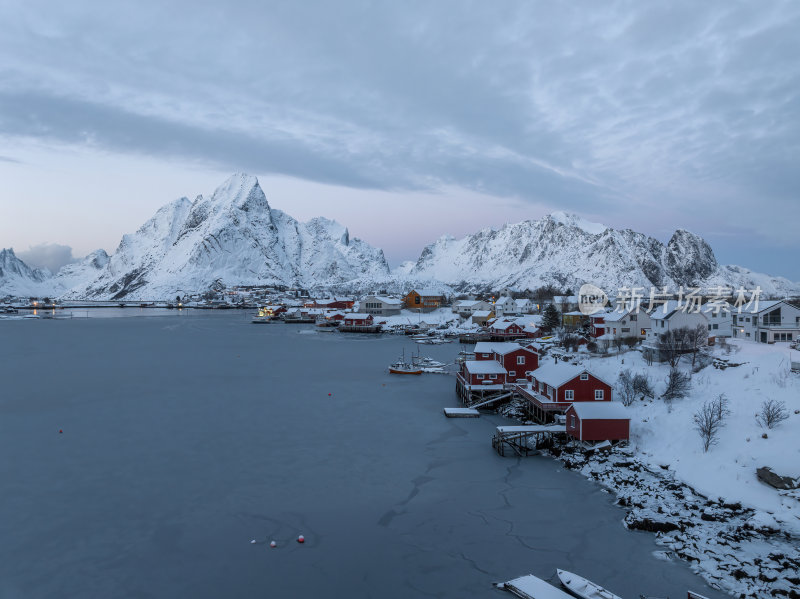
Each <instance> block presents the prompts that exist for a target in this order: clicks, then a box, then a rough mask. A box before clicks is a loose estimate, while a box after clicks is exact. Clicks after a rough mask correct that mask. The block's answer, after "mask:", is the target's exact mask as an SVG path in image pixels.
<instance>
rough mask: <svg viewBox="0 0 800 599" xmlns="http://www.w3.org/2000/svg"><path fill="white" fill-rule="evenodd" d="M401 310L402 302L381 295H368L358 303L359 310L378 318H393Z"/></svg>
mask: <svg viewBox="0 0 800 599" xmlns="http://www.w3.org/2000/svg"><path fill="white" fill-rule="evenodd" d="M402 308H403V300H401V299H397V298H395V297H386V296H383V295H368V296H367V297H365V298H364V299H362V300H361V301H360V302H359V309H360V310H363V311H364V312H366V313H367V314H375V315H378V316H395V315H397V314H400V310H401V309H402Z"/></svg>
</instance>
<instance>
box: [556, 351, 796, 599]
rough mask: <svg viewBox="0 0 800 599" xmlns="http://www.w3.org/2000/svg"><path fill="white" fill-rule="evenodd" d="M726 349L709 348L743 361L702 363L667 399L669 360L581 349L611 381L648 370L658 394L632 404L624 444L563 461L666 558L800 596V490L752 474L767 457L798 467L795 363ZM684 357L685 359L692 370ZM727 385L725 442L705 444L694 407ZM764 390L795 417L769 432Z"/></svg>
mask: <svg viewBox="0 0 800 599" xmlns="http://www.w3.org/2000/svg"><path fill="white" fill-rule="evenodd" d="M727 346H728V347H727V348H726V347H724V346H722V347H720V346H717V347H715V348H713V356H714V357H716V358H718V359H726V360H727V361H728V363H729V364H737V366H729V367H727V368H725V369H717V368H714V367H713V366H712V365H709V366H707V367H705V368H703V369H702V370H700V371H699V372H698V373H695V374H693V375H692V388H691V391H690V392H689V394H688V396H687V397H686V398H684V399H677V400H674V401H673V402H672V404H671V405H667V404H665V402H664V401H663V400H661V399H659V398H660V395H661V394H662V393H663V391H664V388H665V386H666V384H665V379H666V378H667V374H668V372H669V365H668V364H657V363H656V364H653V365H648V364H647V363H646V362H645V360H644V359H643V358H642V356H641V354H640V353H639V352H638V351H636V350H633V351H627V352H623V353H621V354H612V355H609V356H605V357H588V356H587V355H586V354H583V358H582V360H581V361H582V363H583V364H584V366H586V367H588V368H589V369H590V370H591V371H592V372H594V373H596V374H597V375H598V376H600V377H601V378H603V379H604V380H606V381H608V382H609V383H616V382H617V377H618V375H619V372H620V371H621V370H622V369H625V368H628V369H630V370H631V372H632V373H634V374H635V373H645V374H647V376H648V377H649V378H650V381H651V383H652V385H653V387H654V390H655V396H656V399H654V400H653V399H645V400H635V401H634V403H633V404H632V405H631V406H630V407H629V408H628V410H629V412H630V415H631V440H630V444H629V446H628V447H626V448H624V449H621V450H620V449H615V450H614V451H613V452H611V453H610V454H606V453H600V452H598V453H596V454H595V455H592V456H584V455H583V454H582V453H581V452H577V453H574V452H572V451H571V452H566V453H563V454H561V455H560V459H561V460H563V461H564V463H565V465H567V467H569V468H573V469H577V470H580V471H581V472H582V473H583V474H584V475H586V476H587V477H590V478H593V479H594V480H597V481H598V482H600V483H601V484H603V485H604V486H607V487H608V488H610V489H611V490H613V492H614V493H615V494H616V495H617V496H618V497H619V503H620V505H624V506H627V507H628V508H629V510H630V512H629V514H628V516H627V517H626V519H625V523H626V526H628V527H630V528H634V529H644V530H651V531H653V532H656V533H657V535H658V542H659V543H660V544H662V545H664V546H666V547H667V548H668V549H669V550H670V552H668V553H666V554H665V556H667V557H668V556H669V555H677V556H680V557H681V558H683V559H687V560H689V561H690V562H691V564H692V568H693V569H695V570H696V571H697V572H698V573H699V574H701V575H702V576H703V577H704V578H705V579H706V580H707V581H708V582H709V583H710V584H712V585H713V586H716V587H718V588H721V589H724V590H726V591H728V592H730V593H732V594H734V595H736V596H742V597H763V596H788V597H800V594H797V589H800V542H798V539H800V491H798V490H797V489H795V490H794V491H778V490H777V489H774V488H772V487H770V486H767V485H766V484H764V483H762V482H761V481H759V480H758V478H757V476H756V469H757V468H759V467H762V466H769V467H771V468H772V469H773V471H774V472H775V473H777V474H779V475H782V476H790V477H795V478H796V477H798V476H800V434H798V433H800V374H796V373H795V374H793V373H791V372H790V356H791V350H790V349H789V348H788V347H787V346H786V345H780V344H776V345H766V344H760V343H752V342H748V341H742V340H727ZM549 359H550V358H546V360H549ZM683 360H686V361H685V362H682V363H681V364H680V365H679V368H680V369H681V370H683V371H685V372H691V367H690V364H689V361H688V359H687V358H686V357H684V358H683ZM545 363H546V362H545ZM720 393H724V394H725V396H726V397H727V399H728V400H729V403H728V409H729V410H730V413H729V414H728V416H727V417H726V419H725V425H724V426H723V428H722V429H721V430H720V432H719V437H718V442H717V443H716V444H714V445H712V446H711V447H710V449H709V451H708V452H704V451H703V445H702V442H701V439H700V436H699V434H698V432H697V430H696V429H695V426H694V421H693V416H694V414H695V413H696V412H697V411H698V410H699V409H700V407H701V406H702V405H703V403H704V402H705V401H707V400H711V399H713V398H715V397H716V396H717V395H719V394H720ZM616 399H619V394H618V395H617V397H616ZM765 399H773V400H777V401H781V402H785V404H786V407H787V410H788V414H789V418H788V419H787V420H785V421H783V422H782V423H780V424H779V425H778V426H776V427H775V428H773V429H771V430H768V429H765V428H762V427H761V426H760V425H759V423H758V422H757V420H756V418H755V414H756V412H757V411H758V410H759V407H760V406H761V403H762V402H763V401H764V400H765ZM796 412H798V413H796ZM556 453H557V452H556ZM793 592H794V593H795V594H792V593H793Z"/></svg>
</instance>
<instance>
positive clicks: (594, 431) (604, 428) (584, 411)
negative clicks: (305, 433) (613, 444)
mask: <svg viewBox="0 0 800 599" xmlns="http://www.w3.org/2000/svg"><path fill="white" fill-rule="evenodd" d="M566 415H567V434H568V435H569V436H571V437H573V438H575V439H578V440H579V441H627V440H628V438H629V437H630V423H631V417H630V416H629V415H628V411H627V410H626V409H625V407H624V406H623V405H622V404H621V403H617V402H614V401H603V402H597V403H594V402H579V403H574V404H572V405H571V406H569V408H567V412H566Z"/></svg>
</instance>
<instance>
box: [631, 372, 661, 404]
mask: <svg viewBox="0 0 800 599" xmlns="http://www.w3.org/2000/svg"><path fill="white" fill-rule="evenodd" d="M633 392H634V393H635V394H636V395H638V396H639V397H641V398H642V399H644V398H645V397H649V398H651V399H652V398H654V397H655V396H656V392H655V391H653V386H652V385H651V384H650V377H648V376H647V375H646V374H644V373H643V372H640V373H639V374H636V375H634V376H633Z"/></svg>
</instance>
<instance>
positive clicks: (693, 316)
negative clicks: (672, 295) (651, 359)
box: [644, 300, 708, 357]
mask: <svg viewBox="0 0 800 599" xmlns="http://www.w3.org/2000/svg"><path fill="white" fill-rule="evenodd" d="M649 316H650V330H649V331H647V335H646V336H645V340H644V348H645V350H646V351H647V350H650V351H651V352H654V351H655V353H656V357H657V350H658V342H659V338H660V337H661V335H663V334H664V333H668V332H669V331H674V330H676V329H681V328H684V327H685V328H689V329H695V328H697V327H698V326H702V327H703V330H704V331H706V333H707V332H708V319H707V318H706V315H705V314H703V312H702V311H700V310H697V311H695V310H689V309H686V305H685V304H684V305H683V306H681V305H680V304H679V303H678V301H677V300H669V301H667V302H666V303H665V304H663V305H658V306H656V307H655V308H653V309H652V310H651V311H650V312H649ZM651 355H652V354H651Z"/></svg>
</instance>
